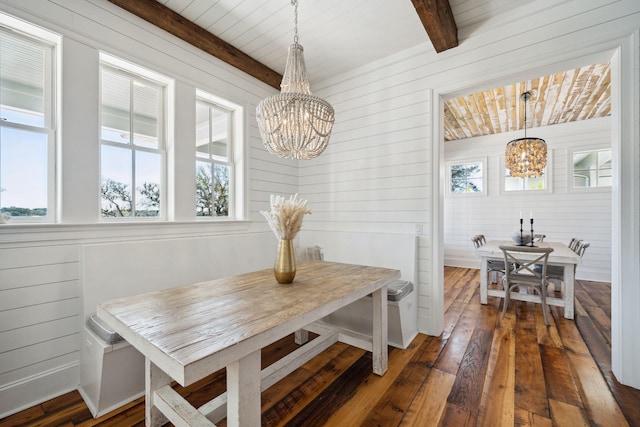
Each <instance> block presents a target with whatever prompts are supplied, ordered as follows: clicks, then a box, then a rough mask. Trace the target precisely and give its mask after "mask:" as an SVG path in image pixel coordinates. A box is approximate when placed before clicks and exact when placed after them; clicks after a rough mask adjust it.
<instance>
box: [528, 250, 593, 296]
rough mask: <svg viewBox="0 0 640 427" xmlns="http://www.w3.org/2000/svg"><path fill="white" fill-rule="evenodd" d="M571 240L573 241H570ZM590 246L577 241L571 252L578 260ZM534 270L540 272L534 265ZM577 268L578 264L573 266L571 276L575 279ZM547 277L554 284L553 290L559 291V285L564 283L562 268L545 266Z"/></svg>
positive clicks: (539, 267) (559, 266)
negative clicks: (577, 256) (578, 256)
mask: <svg viewBox="0 0 640 427" xmlns="http://www.w3.org/2000/svg"><path fill="white" fill-rule="evenodd" d="M571 240H573V239H571ZM589 246H591V243H587V242H584V241H582V240H577V239H576V242H575V243H574V245H573V248H572V250H573V251H574V252H575V253H577V254H578V255H580V258H582V256H583V255H584V252H585V251H586V250H587V248H588V247H589ZM569 247H570V248H571V246H569ZM535 268H536V270H537V271H540V270H541V268H542V266H541V265H536V267H535ZM577 268H578V264H573V275H574V277H575V274H576V269H577ZM547 277H548V279H549V280H550V281H551V282H553V283H554V284H555V290H556V291H559V290H560V284H561V283H562V282H563V281H564V267H563V266H561V265H549V266H547Z"/></svg>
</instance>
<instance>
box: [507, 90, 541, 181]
mask: <svg viewBox="0 0 640 427" xmlns="http://www.w3.org/2000/svg"><path fill="white" fill-rule="evenodd" d="M530 97H531V93H530V92H525V93H523V94H522V95H521V96H520V99H521V100H522V101H524V138H518V139H514V140H513V141H510V142H509V143H508V144H507V148H505V150H504V162H505V166H506V167H507V168H509V170H510V171H511V176H514V177H519V178H526V177H534V176H541V175H542V173H543V172H544V167H545V166H546V165H547V143H546V142H545V141H544V139H540V138H527V101H528V100H529V98H530Z"/></svg>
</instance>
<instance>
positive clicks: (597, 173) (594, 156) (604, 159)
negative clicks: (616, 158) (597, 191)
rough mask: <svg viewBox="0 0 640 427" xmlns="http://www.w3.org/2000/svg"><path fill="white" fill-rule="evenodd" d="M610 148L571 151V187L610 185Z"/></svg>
mask: <svg viewBox="0 0 640 427" xmlns="http://www.w3.org/2000/svg"><path fill="white" fill-rule="evenodd" d="M610 186H611V150H600V151H580V152H576V153H573V187H574V188H590V187H610Z"/></svg>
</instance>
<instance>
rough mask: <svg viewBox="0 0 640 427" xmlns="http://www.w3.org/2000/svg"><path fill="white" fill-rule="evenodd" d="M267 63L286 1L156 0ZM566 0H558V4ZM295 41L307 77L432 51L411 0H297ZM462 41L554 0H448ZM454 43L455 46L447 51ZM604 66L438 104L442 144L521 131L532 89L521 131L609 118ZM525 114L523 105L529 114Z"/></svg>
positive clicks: (287, 32)
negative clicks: (420, 48) (526, 97)
mask: <svg viewBox="0 0 640 427" xmlns="http://www.w3.org/2000/svg"><path fill="white" fill-rule="evenodd" d="M156 1H158V2H159V3H161V4H163V5H165V6H166V7H168V8H169V9H171V10H173V11H175V12H177V13H178V14H180V15H182V16H183V17H185V18H187V19H188V20H190V21H192V22H194V23H195V24H196V25H198V26H200V27H202V28H204V29H206V30H207V31H209V32H211V33H212V34H214V35H216V36H217V37H219V38H221V39H222V40H224V41H226V42H227V43H229V44H231V45H232V46H234V47H235V48H237V49H239V50H241V51H242V52H244V53H246V54H247V55H249V56H251V57H253V58H254V59H256V60H257V61H259V62H261V63H263V64H264V65H266V66H267V67H269V68H271V69H273V70H275V71H277V72H279V73H281V74H282V73H283V72H284V65H285V62H286V57H287V49H288V46H289V45H290V44H291V43H292V42H293V31H294V24H293V15H294V10H293V6H292V5H291V0H156ZM563 1H565V0H557V2H559V3H560V2H563ZM298 3H299V5H298V32H299V42H300V44H301V45H303V46H304V49H305V62H306V66H307V74H308V75H309V80H310V82H311V89H312V90H313V82H314V81H321V80H324V79H327V78H330V77H332V76H337V75H340V74H341V73H345V72H347V71H349V70H352V69H355V68H357V67H360V66H362V65H365V64H369V63H371V62H374V61H376V60H379V59H382V58H385V57H387V56H389V55H392V54H394V53H396V52H398V51H401V50H404V49H408V48H411V47H414V46H417V45H419V44H426V45H427V46H429V49H433V47H432V46H431V42H430V40H429V37H428V35H427V33H426V31H425V29H424V27H423V26H422V23H421V22H420V19H419V17H418V14H417V13H416V10H415V8H414V6H413V4H412V2H411V0H298ZM449 3H450V5H451V9H452V12H453V15H454V18H455V21H456V25H457V27H458V38H459V41H460V43H464V40H465V39H467V38H469V37H475V36H477V35H478V34H480V33H482V32H483V31H485V30H486V29H488V28H489V27H491V26H495V25H498V24H499V23H500V22H501V21H504V20H505V19H507V17H508V16H513V14H518V13H523V14H524V13H531V12H532V11H534V10H535V9H536V8H538V9H541V8H545V7H548V6H549V5H550V4H552V3H553V0H544V1H543V0H449ZM454 49H455V48H454ZM609 84H610V72H609V67H608V64H600V65H594V66H590V67H583V68H582V69H578V70H569V71H566V72H563V73H558V74H556V75H551V76H540V78H538V79H532V80H530V81H527V82H518V83H514V84H512V85H508V86H505V87H502V88H495V89H492V90H488V91H485V92H482V93H476V94H470V95H467V96H462V97H459V98H455V99H452V100H448V101H447V102H446V105H445V140H447V141H449V140H457V139H463V138H469V137H475V136H481V135H487V134H491V133H501V132H508V131H512V130H517V129H523V127H524V120H523V110H522V102H520V99H519V97H520V94H521V93H522V92H524V91H525V89H533V96H532V100H531V101H530V104H529V105H528V108H529V109H531V108H533V112H532V113H531V116H530V117H529V120H528V123H527V127H529V128H530V127H536V126H544V125H550V124H557V123H564V122H566V121H575V120H584V119H588V118H593V117H601V116H606V115H609V109H610V100H609V96H610V95H609V93H610V90H609ZM530 111H531V110H530Z"/></svg>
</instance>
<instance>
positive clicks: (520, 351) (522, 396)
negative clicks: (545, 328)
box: [514, 301, 549, 418]
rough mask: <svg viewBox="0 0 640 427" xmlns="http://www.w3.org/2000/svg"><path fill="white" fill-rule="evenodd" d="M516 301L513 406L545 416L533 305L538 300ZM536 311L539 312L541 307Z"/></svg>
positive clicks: (534, 306)
mask: <svg viewBox="0 0 640 427" xmlns="http://www.w3.org/2000/svg"><path fill="white" fill-rule="evenodd" d="M514 303H515V305H516V313H517V319H518V320H517V322H516V332H515V333H516V363H515V366H516V369H515V376H516V377H515V406H516V407H518V408H522V409H525V410H527V411H529V412H533V413H534V414H538V415H541V416H543V417H546V418H549V402H548V400H547V390H546V388H545V382H544V370H543V369H542V359H541V358H540V348H539V345H538V333H537V331H536V319H535V317H536V314H537V313H536V309H539V308H540V306H539V304H534V303H530V302H523V301H514ZM538 311H539V315H540V316H542V311H541V310H538Z"/></svg>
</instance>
